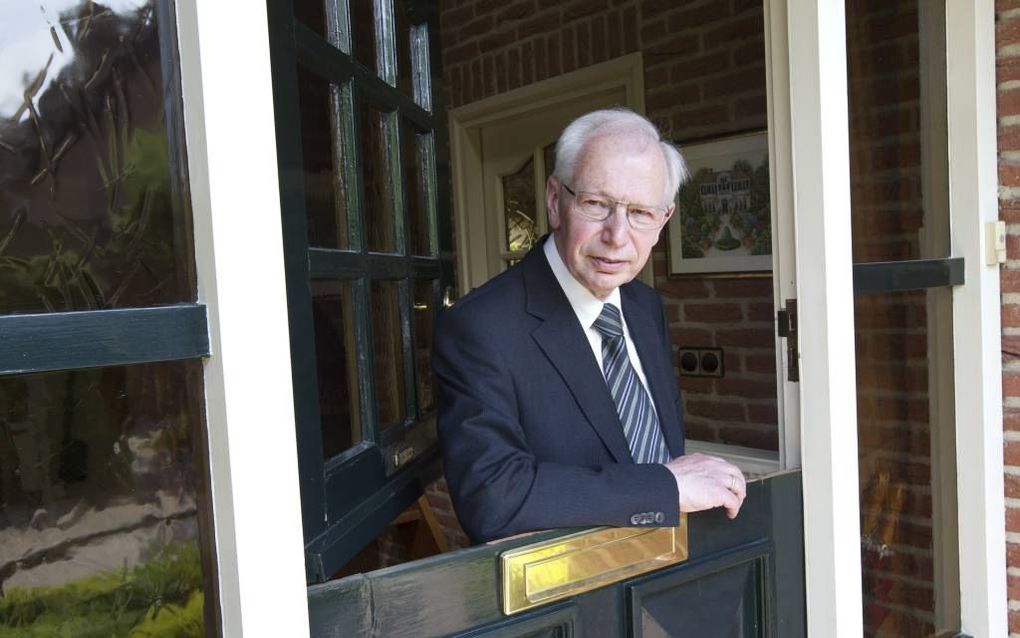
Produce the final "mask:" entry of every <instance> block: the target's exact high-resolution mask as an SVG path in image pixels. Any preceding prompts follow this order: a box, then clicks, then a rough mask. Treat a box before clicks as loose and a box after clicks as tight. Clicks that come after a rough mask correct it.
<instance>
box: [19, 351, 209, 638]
mask: <svg viewBox="0 0 1020 638" xmlns="http://www.w3.org/2000/svg"><path fill="white" fill-rule="evenodd" d="M204 413H205V407H204V397H203V393H202V365H201V363H200V362H198V361H190V362H175V363H161V364H152V365H136V366H129V367H111V368H102V369H92V370H74V371H70V372H57V373H49V374H37V375H25V376H17V377H6V378H3V379H0V506H2V507H0V565H3V566H5V569H4V572H3V593H4V595H3V597H2V598H0V634H3V635H12V636H13V635H19V636H20V635H24V636H57V635H59V636H83V635H90V636H127V635H189V636H197V635H204V634H205V633H206V631H208V633H209V634H212V635H215V634H216V633H217V631H216V629H215V628H214V625H212V624H211V623H210V622H209V619H212V618H213V617H214V615H213V614H214V608H215V606H216V602H215V598H214V595H213V592H214V588H215V585H214V583H215V574H214V571H213V565H214V560H213V556H212V550H211V548H212V546H213V545H212V542H213V539H212V534H211V530H212V527H211V521H210V516H209V505H210V504H209V497H208V485H207V480H206V470H205V467H204V459H205V458H206V447H205V432H204V429H205V428H204V423H203V417H202V415H203V414H204Z"/></svg>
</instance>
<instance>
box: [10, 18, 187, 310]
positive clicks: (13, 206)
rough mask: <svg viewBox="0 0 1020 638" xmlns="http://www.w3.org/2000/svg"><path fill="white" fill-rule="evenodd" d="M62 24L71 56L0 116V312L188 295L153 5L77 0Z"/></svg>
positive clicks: (120, 304) (45, 71) (90, 306)
mask: <svg viewBox="0 0 1020 638" xmlns="http://www.w3.org/2000/svg"><path fill="white" fill-rule="evenodd" d="M60 28H62V29H63V31H64V34H65V35H66V36H67V37H68V38H69V39H70V41H73V42H74V48H73V57H70V56H68V57H67V59H68V60H69V61H68V63H67V64H65V66H64V67H63V68H53V69H51V68H50V67H49V66H45V67H44V68H43V69H42V70H41V71H40V73H39V75H38V76H37V77H35V78H33V79H32V80H31V82H30V83H29V85H28V86H27V90H26V97H25V103H24V105H23V107H22V108H21V109H19V110H18V112H16V113H15V114H14V115H13V116H12V117H11V118H8V119H5V120H0V209H6V210H9V211H12V215H11V217H10V218H9V219H10V222H9V223H6V222H5V221H0V291H2V293H0V313H9V312H26V311H50V312H52V311H56V310H84V309H99V308H113V307H123V306H127V305H133V306H142V305H154V304H157V303H169V302H176V301H188V300H190V299H191V298H193V297H192V295H191V292H190V290H189V288H190V286H189V278H190V276H189V274H188V271H189V267H188V266H187V265H186V263H185V262H184V261H183V260H182V259H181V257H182V255H179V254H178V252H179V251H180V248H181V246H182V245H183V243H182V238H181V231H182V228H181V226H180V225H181V223H182V221H183V216H184V212H185V211H183V210H182V209H181V206H182V205H183V204H177V205H175V201H174V195H173V193H172V192H171V189H172V171H171V166H170V156H169V149H168V143H167V136H168V131H167V124H166V122H165V121H164V118H165V111H164V108H165V103H164V95H163V94H162V91H161V87H162V79H161V69H160V64H159V56H160V52H159V37H158V30H157V25H156V20H155V11H154V5H153V4H152V3H147V4H144V6H142V7H141V8H139V9H137V10H131V11H125V12H124V13H122V14H118V13H116V12H114V11H113V10H110V9H107V8H105V7H103V6H102V5H99V4H96V3H92V2H83V3H81V4H80V6H78V7H76V8H75V9H72V10H69V11H67V12H66V13H64V14H62V16H61V18H60ZM64 49H65V50H67V47H66V46H65V47H64ZM47 78H48V80H49V81H48V83H47V82H46V81H44V80H47ZM43 86H45V87H46V88H45V90H44V92H43V93H42V94H41V95H36V94H35V93H34V92H33V91H37V90H38V89H39V88H40V87H43ZM166 97H167V99H170V98H172V97H173V95H172V94H168V95H167V96H166ZM26 114H27V116H25V115H26Z"/></svg>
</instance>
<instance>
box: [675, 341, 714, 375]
mask: <svg viewBox="0 0 1020 638" xmlns="http://www.w3.org/2000/svg"><path fill="white" fill-rule="evenodd" d="M676 363H677V368H678V369H679V370H680V376H683V377H722V376H723V374H724V370H723V351H722V348H680V350H679V351H678V352H677V359H676Z"/></svg>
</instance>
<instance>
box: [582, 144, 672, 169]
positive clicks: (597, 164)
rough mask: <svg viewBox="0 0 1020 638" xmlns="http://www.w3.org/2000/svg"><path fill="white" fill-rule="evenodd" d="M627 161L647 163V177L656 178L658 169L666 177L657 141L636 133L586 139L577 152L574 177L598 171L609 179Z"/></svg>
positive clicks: (664, 162)
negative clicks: (578, 152)
mask: <svg viewBox="0 0 1020 638" xmlns="http://www.w3.org/2000/svg"><path fill="white" fill-rule="evenodd" d="M642 138H644V139H642ZM628 162H640V163H641V164H643V165H645V166H647V167H648V170H649V171H650V173H648V174H647V176H648V178H650V179H654V177H658V175H656V174H657V173H659V172H660V171H661V174H662V176H663V177H665V173H666V158H665V157H664V156H663V154H662V149H661V148H660V147H659V145H658V142H657V140H649V139H648V138H647V137H644V136H639V135H603V136H599V137H596V138H592V139H590V140H588V142H587V143H585V145H584V147H583V148H582V149H581V152H580V154H579V155H578V158H577V164H576V166H575V172H574V176H575V177H578V176H579V175H581V174H589V175H590V174H597V175H600V176H605V177H607V178H611V177H613V173H614V172H615V171H617V170H619V168H620V167H621V166H622V165H623V164H624V163H628ZM653 176H654V177H653Z"/></svg>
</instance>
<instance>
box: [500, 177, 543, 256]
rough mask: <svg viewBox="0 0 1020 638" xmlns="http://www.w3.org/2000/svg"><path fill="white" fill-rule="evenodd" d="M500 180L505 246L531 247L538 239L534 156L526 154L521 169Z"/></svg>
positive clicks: (512, 248) (511, 250)
mask: <svg viewBox="0 0 1020 638" xmlns="http://www.w3.org/2000/svg"><path fill="white" fill-rule="evenodd" d="M502 180H503V219H504V222H505V223H506V246H507V250H509V251H510V252H521V251H527V250H530V249H531V247H532V246H534V245H535V241H536V240H537V239H538V222H537V219H538V212H537V211H536V208H535V160H534V158H528V161H527V162H525V163H524V166H522V167H521V168H520V170H518V171H517V172H516V173H513V174H512V175H504V176H503V177H502Z"/></svg>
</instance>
